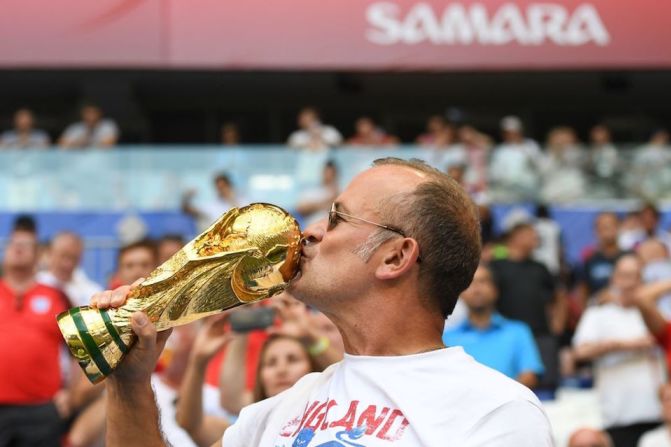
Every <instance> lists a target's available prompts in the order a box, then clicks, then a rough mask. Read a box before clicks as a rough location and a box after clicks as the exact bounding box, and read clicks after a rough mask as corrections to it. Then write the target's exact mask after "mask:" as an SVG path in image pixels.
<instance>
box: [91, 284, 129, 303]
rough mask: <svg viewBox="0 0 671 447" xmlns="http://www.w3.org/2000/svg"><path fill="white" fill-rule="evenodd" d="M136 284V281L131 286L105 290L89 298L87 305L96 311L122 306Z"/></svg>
mask: <svg viewBox="0 0 671 447" xmlns="http://www.w3.org/2000/svg"><path fill="white" fill-rule="evenodd" d="M136 284H137V281H136V282H135V283H133V285H132V286H121V287H117V288H116V289H114V290H105V291H103V292H98V293H95V294H93V296H92V297H91V301H90V303H89V304H90V306H91V307H96V308H98V309H107V308H109V307H119V306H122V305H123V304H124V303H125V302H126V298H127V297H128V294H129V293H130V291H131V290H132V288H133V287H135V285H136Z"/></svg>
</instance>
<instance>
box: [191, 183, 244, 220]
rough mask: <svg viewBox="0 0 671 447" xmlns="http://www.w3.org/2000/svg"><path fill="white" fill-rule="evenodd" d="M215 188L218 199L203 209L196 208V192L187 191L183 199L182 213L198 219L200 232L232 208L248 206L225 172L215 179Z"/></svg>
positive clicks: (205, 205) (202, 207)
mask: <svg viewBox="0 0 671 447" xmlns="http://www.w3.org/2000/svg"><path fill="white" fill-rule="evenodd" d="M214 188H215V191H216V198H215V199H214V200H213V201H212V202H209V203H206V204H204V205H203V206H201V207H196V206H195V205H193V203H192V202H193V198H194V196H195V195H196V191H195V190H190V191H187V192H186V193H184V196H183V197H182V211H183V212H184V213H186V214H189V215H190V216H191V217H193V218H194V219H196V221H197V223H198V228H199V229H200V230H205V229H206V228H207V227H209V226H210V225H212V223H213V222H214V221H215V220H217V219H219V218H220V217H221V216H222V215H223V214H224V213H226V212H227V211H228V210H230V209H231V208H235V207H240V206H244V205H247V201H246V199H245V198H244V197H241V196H240V195H239V194H238V193H237V191H236V190H235V188H234V187H233V182H232V181H231V178H230V177H229V176H228V174H226V173H223V172H222V173H220V174H217V175H216V176H215V177H214Z"/></svg>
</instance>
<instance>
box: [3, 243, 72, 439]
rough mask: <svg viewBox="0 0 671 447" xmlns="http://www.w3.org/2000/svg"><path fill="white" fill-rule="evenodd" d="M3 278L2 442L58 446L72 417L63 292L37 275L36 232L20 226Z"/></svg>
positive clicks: (9, 248)
mask: <svg viewBox="0 0 671 447" xmlns="http://www.w3.org/2000/svg"><path fill="white" fill-rule="evenodd" d="M2 263H3V276H2V279H1V280H0V359H1V360H0V445H3V446H38V445H40V446H42V445H43V446H57V445H59V442H60V437H61V435H62V432H63V429H64V422H63V421H64V419H66V418H68V417H69V414H70V411H71V409H70V403H69V400H70V399H69V393H68V391H66V390H64V389H62V388H61V386H62V385H61V366H60V350H61V347H62V345H63V338H62V336H61V334H60V331H59V330H58V326H57V325H56V324H55V317H56V315H58V314H59V313H60V312H63V311H65V310H66V309H67V308H68V307H69V303H68V302H67V299H66V297H65V296H64V295H63V293H62V292H61V291H59V290H57V289H54V288H52V287H49V286H46V285H43V284H39V283H38V282H36V280H35V266H36V263H37V238H36V236H35V233H33V232H31V231H25V230H15V231H14V232H13V233H12V234H11V235H10V237H9V241H8V243H7V246H6V248H5V255H4V259H3V261H2Z"/></svg>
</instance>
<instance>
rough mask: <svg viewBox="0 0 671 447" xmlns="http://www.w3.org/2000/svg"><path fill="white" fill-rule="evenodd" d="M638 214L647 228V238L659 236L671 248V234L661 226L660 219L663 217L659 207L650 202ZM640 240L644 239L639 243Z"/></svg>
mask: <svg viewBox="0 0 671 447" xmlns="http://www.w3.org/2000/svg"><path fill="white" fill-rule="evenodd" d="M638 214H639V216H640V218H641V224H642V225H643V229H644V230H645V235H646V238H651V237H654V238H657V239H659V240H660V241H661V242H663V243H664V244H665V245H666V247H667V248H668V249H669V250H671V235H670V234H669V233H668V232H667V231H665V230H664V229H663V228H661V227H660V225H659V221H660V218H661V213H660V212H659V210H658V209H657V207H656V206H655V205H654V204H652V203H650V202H648V203H646V204H645V205H643V208H641V210H640V211H639V212H638ZM640 242H643V241H639V243H640Z"/></svg>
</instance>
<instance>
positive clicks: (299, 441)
mask: <svg viewBox="0 0 671 447" xmlns="http://www.w3.org/2000/svg"><path fill="white" fill-rule="evenodd" d="M364 433H366V426H363V427H356V428H353V429H351V430H343V431H339V432H337V433H336V435H335V437H336V439H337V440H338V441H341V442H338V441H327V442H325V443H323V444H318V445H315V446H314V447H366V446H365V445H363V444H357V443H355V442H352V440H357V439H359V438H360V437H362V436H363V435H364ZM343 436H347V437H348V438H349V440H347V439H343ZM314 437H315V431H314V429H312V428H304V429H303V430H301V431H300V432H298V436H296V439H294V442H293V444H291V447H308V446H309V445H310V442H311V441H312V438H314Z"/></svg>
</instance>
